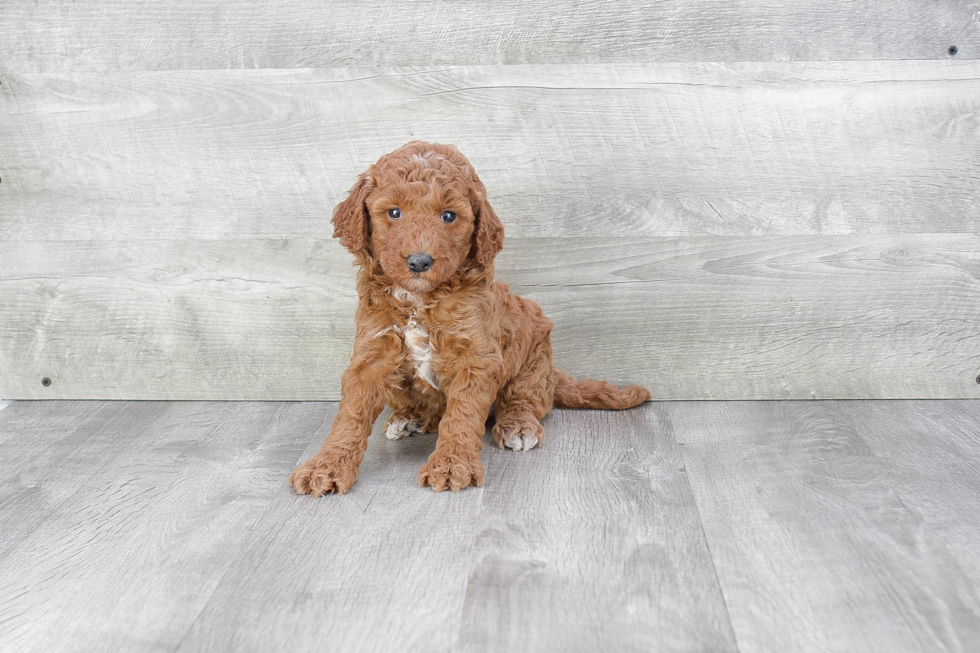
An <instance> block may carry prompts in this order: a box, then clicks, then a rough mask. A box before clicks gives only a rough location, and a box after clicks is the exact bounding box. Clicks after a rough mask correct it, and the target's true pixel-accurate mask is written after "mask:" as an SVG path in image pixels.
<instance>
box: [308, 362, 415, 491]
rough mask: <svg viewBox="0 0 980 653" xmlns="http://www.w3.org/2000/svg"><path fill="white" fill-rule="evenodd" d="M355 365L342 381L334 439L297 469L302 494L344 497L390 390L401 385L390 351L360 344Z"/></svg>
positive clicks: (356, 472) (354, 476) (355, 475)
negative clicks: (398, 383) (363, 348)
mask: <svg viewBox="0 0 980 653" xmlns="http://www.w3.org/2000/svg"><path fill="white" fill-rule="evenodd" d="M354 352H355V353H354V356H352V358H351V365H350V367H348V368H347V371H346V372H344V376H343V379H342V380H341V400H340V407H339V408H338V409H337V417H336V418H334V421H333V427H332V428H331V429H330V435H328V436H327V439H326V440H325V441H324V443H323V446H322V447H321V448H320V451H319V453H317V454H316V455H315V456H313V457H312V458H310V459H309V460H307V461H306V462H305V463H303V464H302V465H300V466H299V467H297V468H296V469H295V470H293V473H292V474H291V475H290V476H289V483H290V485H292V486H293V487H295V488H296V492H297V493H298V494H312V495H313V496H315V497H318V496H321V495H323V494H327V493H334V492H336V493H337V494H343V493H344V492H347V490H349V489H350V487H351V485H353V484H354V481H356V480H357V474H358V468H359V467H360V464H361V460H362V459H363V458H364V450H365V449H367V439H368V436H369V435H370V434H371V427H372V426H373V425H374V421H375V420H376V419H377V418H378V415H380V414H381V410H382V409H383V408H384V402H385V396H386V391H387V388H388V387H390V386H391V384H392V383H393V382H396V380H397V376H396V375H395V374H394V371H395V369H396V367H397V366H396V365H395V364H393V362H392V361H391V360H390V358H391V356H389V355H387V354H388V353H389V352H386V351H384V350H383V349H380V348H367V351H365V352H360V353H359V352H358V347H357V345H356V344H355V348H354Z"/></svg>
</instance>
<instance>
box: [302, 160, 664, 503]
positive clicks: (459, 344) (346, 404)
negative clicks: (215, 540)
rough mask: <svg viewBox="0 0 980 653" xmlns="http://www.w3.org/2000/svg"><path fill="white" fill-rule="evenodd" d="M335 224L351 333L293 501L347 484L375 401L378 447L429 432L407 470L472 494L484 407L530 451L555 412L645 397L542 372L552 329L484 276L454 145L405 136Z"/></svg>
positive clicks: (476, 223) (488, 233)
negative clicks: (351, 290) (386, 414)
mask: <svg viewBox="0 0 980 653" xmlns="http://www.w3.org/2000/svg"><path fill="white" fill-rule="evenodd" d="M333 224H334V237H336V238H339V239H340V242H341V244H342V245H344V247H346V248H347V249H348V250H350V251H351V252H352V253H353V254H354V256H355V257H356V263H357V265H358V266H359V267H360V272H359V274H358V277H357V292H358V296H359V303H358V308H357V314H356V322H357V333H356V336H355V339H354V352H353V354H352V356H351V361H350V366H349V367H348V368H347V370H346V372H344V375H343V379H342V381H341V387H342V399H341V401H340V407H339V409H338V413H337V417H336V419H335V420H334V423H333V428H332V429H331V432H330V435H329V436H328V437H327V439H326V441H325V442H324V443H323V447H322V448H321V450H320V452H319V453H317V454H316V455H315V456H314V457H313V458H312V459H310V460H308V461H307V462H305V463H303V464H302V465H300V466H299V467H297V468H296V469H295V470H294V471H293V473H292V475H291V476H290V478H289V482H290V484H292V485H293V487H295V488H296V491H297V492H298V493H300V494H312V495H313V496H320V495H322V494H325V493H330V492H337V493H341V494H342V493H344V492H346V491H347V490H348V489H350V487H351V485H353V483H354V481H355V480H356V479H357V474H358V467H359V465H360V463H361V460H362V458H363V456H364V450H365V449H366V448H367V439H368V435H370V433H371V429H372V426H373V424H374V421H375V420H376V419H377V417H378V415H379V414H380V413H381V411H382V410H383V408H384V406H385V404H387V405H389V406H391V408H392V410H393V411H394V413H393V414H392V416H391V418H390V419H389V420H388V422H387V423H386V425H385V433H386V435H387V436H388V437H389V438H391V439H398V438H400V437H404V436H406V435H414V434H416V433H421V432H424V431H438V433H439V437H438V441H437V443H436V448H435V451H434V452H433V453H432V455H431V456H429V459H428V462H426V463H425V465H423V466H422V469H421V470H420V471H419V475H418V481H419V485H421V486H426V485H429V486H431V487H432V488H433V489H434V490H435V491H437V492H438V491H441V490H444V489H447V488H448V489H451V490H460V489H463V488H465V487H468V486H470V485H477V486H479V485H482V483H483V476H484V471H483V465H482V464H481V463H480V449H481V448H482V441H483V436H484V434H485V432H486V431H485V429H486V422H487V419H488V416H489V414H491V411H493V414H495V418H496V423H495V425H494V426H493V429H492V433H493V439H494V442H496V444H497V445H498V446H499V447H501V448H503V447H507V448H510V449H513V450H515V451H527V450H530V449H532V448H534V447H535V446H538V445H540V444H541V443H542V442H543V441H544V428H543V427H542V426H541V420H542V418H544V416H545V415H546V414H547V413H548V411H550V410H551V408H552V406H553V405H554V406H560V407H568V408H613V409H624V408H630V407H632V406H636V405H637V404H640V403H642V402H643V401H646V400H648V399H649V398H650V393H649V392H648V391H647V390H646V389H644V388H641V387H639V386H635V385H630V386H626V387H625V388H623V389H618V388H616V386H613V385H611V384H609V383H606V382H603V381H576V380H575V379H573V378H572V377H570V376H568V375H566V374H564V373H562V372H560V371H558V370H557V369H555V368H554V367H553V366H552V364H551V337H550V333H551V328H552V323H551V321H550V320H549V319H548V318H547V317H545V316H544V314H543V313H542V312H541V308H540V307H539V306H538V305H537V304H536V303H534V302H533V301H530V300H528V299H524V298H522V297H518V296H516V295H512V294H510V292H509V289H508V287H507V284H504V283H501V282H499V281H494V257H496V255H497V253H498V252H499V251H500V250H501V248H502V246H503V242H504V228H503V225H502V224H501V222H500V219H499V218H498V217H497V215H496V214H495V213H494V211H493V209H492V208H491V207H490V203H489V201H488V200H487V192H486V188H485V187H484V185H483V183H482V182H481V181H480V179H479V177H477V175H476V172H475V171H474V169H473V167H472V166H471V165H470V163H469V161H468V160H467V159H466V157H464V156H463V155H462V154H461V153H460V152H459V151H458V150H456V148H454V147H452V146H449V145H441V144H435V143H425V142H421V141H413V142H411V143H408V144H407V145H405V146H403V147H401V148H399V149H397V150H395V151H394V152H392V153H390V154H387V155H385V156H383V157H381V159H379V160H378V162H377V163H375V164H374V165H372V166H371V167H370V168H369V169H368V170H367V171H366V172H364V173H363V174H361V176H360V177H359V178H358V180H357V183H356V184H355V185H354V187H353V189H351V191H350V194H349V196H348V197H347V199H346V200H344V201H343V202H341V203H340V204H339V205H338V206H337V208H336V209H335V210H334V214H333Z"/></svg>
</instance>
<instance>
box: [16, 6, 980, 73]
mask: <svg viewBox="0 0 980 653" xmlns="http://www.w3.org/2000/svg"><path fill="white" fill-rule="evenodd" d="M978 13H980V10H978V9H977V6H976V4H975V3H974V2H971V1H970V0H940V1H938V2H936V1H931V2H923V1H922V0H892V1H891V2H888V3H886V4H879V3H872V2H853V1H851V0H784V1H783V2H736V3H733V2H731V1H730V0H682V1H678V0H667V1H664V0H612V1H609V0H606V1H604V2H580V1H576V0H557V1H556V0H493V1H492V2H484V1H481V0H465V1H462V2H460V1H455V2H439V1H438V0H426V1H423V2H397V1H393V0H330V1H329V2H314V1H312V0H296V1H293V2H283V1H271V2H250V1H248V0H167V1H166V2H159V1H157V0H104V1H103V2H99V3H94V4H90V3H68V2H63V1H61V0H36V1H35V2H30V3H27V2H5V3H3V5H2V6H0V24H2V25H3V26H4V29H3V34H4V39H3V41H2V43H0V61H6V62H7V65H8V66H10V67H11V68H13V69H16V70H20V71H24V72H52V71H81V70H94V71H106V70H163V69H177V70H183V69H226V68H296V67H301V68H310V67H341V66H358V65H360V66H363V65H370V66H379V65H380V66H413V65H429V64H524V63H532V64H542V63H556V64H569V63H607V62H615V63H631V62H636V61H806V60H829V61H834V60H866V59H935V58H942V57H946V56H948V54H947V53H948V48H949V46H950V45H954V44H955V45H957V46H958V48H959V52H958V53H957V55H956V56H957V57H960V58H977V57H978V56H980V48H978V47H977V46H978V44H980V20H978V18H977V14H978ZM8 26H9V29H8Z"/></svg>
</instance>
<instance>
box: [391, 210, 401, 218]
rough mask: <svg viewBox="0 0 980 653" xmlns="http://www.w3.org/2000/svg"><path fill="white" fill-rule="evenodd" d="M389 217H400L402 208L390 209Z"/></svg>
mask: <svg viewBox="0 0 980 653" xmlns="http://www.w3.org/2000/svg"><path fill="white" fill-rule="evenodd" d="M388 217H389V218H391V219H392V220H397V219H398V218H400V217H402V210H401V209H388Z"/></svg>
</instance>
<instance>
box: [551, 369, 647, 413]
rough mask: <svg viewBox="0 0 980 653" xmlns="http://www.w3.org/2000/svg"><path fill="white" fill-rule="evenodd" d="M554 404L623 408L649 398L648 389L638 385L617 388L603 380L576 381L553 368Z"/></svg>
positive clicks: (570, 406) (561, 406)
mask: <svg viewBox="0 0 980 653" xmlns="http://www.w3.org/2000/svg"><path fill="white" fill-rule="evenodd" d="M555 375H556V376H557V377H558V385H557V387H556V388H555V406H558V407H559V408H611V409H614V410H624V409H626V408H632V407H633V406H638V405H639V404H642V403H643V402H644V401H649V400H650V391H649V390H647V389H646V388H641V387H640V386H638V385H628V386H626V387H625V388H617V387H616V386H614V385H613V384H612V383H606V382H605V381H592V380H589V381H576V380H575V379H574V378H572V377H570V376H569V375H567V374H565V373H564V372H561V371H559V370H555Z"/></svg>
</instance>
